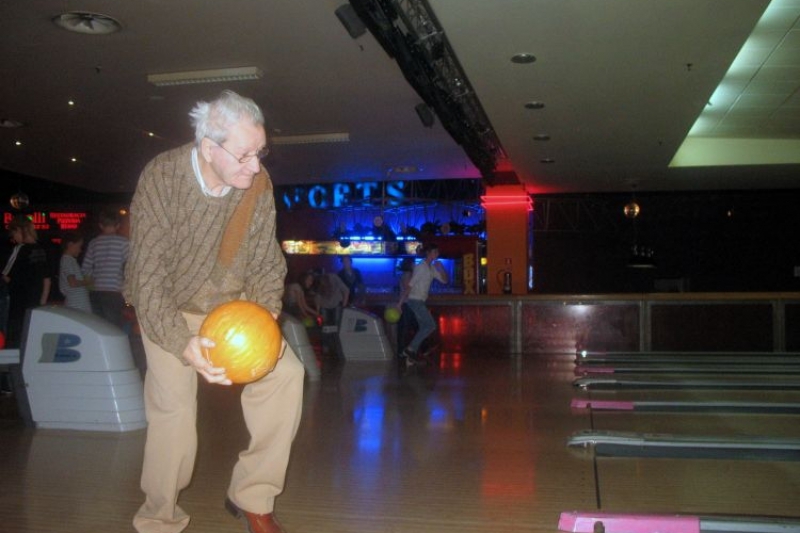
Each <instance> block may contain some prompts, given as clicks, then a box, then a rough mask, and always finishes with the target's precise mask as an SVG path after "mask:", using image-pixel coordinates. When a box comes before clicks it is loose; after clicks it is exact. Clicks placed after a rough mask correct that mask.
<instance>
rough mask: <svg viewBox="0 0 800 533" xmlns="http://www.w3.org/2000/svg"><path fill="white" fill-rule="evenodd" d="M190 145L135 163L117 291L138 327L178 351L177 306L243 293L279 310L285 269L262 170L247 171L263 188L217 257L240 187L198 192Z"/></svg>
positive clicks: (211, 303)
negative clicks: (217, 193) (227, 255)
mask: <svg viewBox="0 0 800 533" xmlns="http://www.w3.org/2000/svg"><path fill="white" fill-rule="evenodd" d="M192 146H193V145H191V144H189V145H185V146H182V147H180V148H177V149H174V150H170V151H168V152H164V153H162V154H160V155H159V156H157V157H156V158H155V159H153V160H152V161H151V162H150V163H148V164H147V166H146V167H145V169H144V170H143V171H142V175H141V177H140V179H139V184H138V186H137V188H136V193H135V194H134V197H133V202H132V203H131V249H130V257H129V259H128V263H127V265H126V272H125V291H124V293H125V297H126V298H127V300H128V301H129V302H131V303H132V304H133V306H134V307H135V308H136V314H137V318H138V320H139V324H140V326H141V328H142V330H143V331H144V333H145V334H146V335H147V336H148V337H149V338H150V339H151V340H152V341H154V342H156V343H157V344H158V345H159V346H161V347H162V348H164V349H165V350H167V351H169V352H170V353H172V354H174V355H175V356H176V357H179V358H180V357H181V356H182V353H183V350H184V348H185V347H186V345H187V344H188V342H189V339H190V337H191V336H192V333H191V332H190V331H189V329H188V327H187V325H186V321H185V319H184V318H183V316H182V314H181V312H182V311H185V312H189V313H197V314H205V313H208V312H209V311H211V310H212V309H213V308H214V307H216V306H217V305H219V304H221V303H224V302H227V301H230V300H235V299H239V298H242V297H244V298H245V299H247V300H250V301H253V302H256V303H259V304H261V305H263V306H264V307H266V308H267V309H269V310H270V311H273V312H276V313H279V312H280V310H281V296H282V295H283V286H284V285H283V283H284V278H285V276H286V262H285V259H284V257H283V253H282V251H281V249H280V245H279V243H278V242H277V241H276V238H275V199H274V196H273V190H272V182H271V181H270V179H269V176H268V175H267V173H266V171H265V170H263V169H262V172H261V173H260V174H259V175H258V176H256V178H255V179H256V180H266V183H265V184H264V183H262V184H260V185H262V186H261V187H256V184H254V186H253V190H257V189H262V190H263V193H261V194H259V195H258V197H257V198H256V199H255V206H254V209H253V213H252V217H251V219H250V223H249V226H247V227H246V228H244V231H242V232H241V233H242V238H241V242H240V244H239V246H238V251H237V252H236V253H235V255H234V256H233V258H232V260H230V261H229V263H230V264H227V265H226V264H224V263H225V261H224V260H223V261H220V257H219V252H220V245H221V244H222V241H223V235H224V234H225V229H226V226H227V224H228V221H229V220H230V218H231V216H232V214H233V213H234V210H235V208H236V206H237V204H238V203H239V202H240V201H241V200H242V198H243V196H244V193H245V191H241V190H237V189H233V190H232V191H231V192H229V193H228V194H227V195H226V196H223V197H220V198H217V197H210V196H205V195H204V194H203V192H202V191H201V189H200V186H199V185H198V183H197V179H196V178H195V176H194V171H193V170H192V162H191V153H192ZM251 194H252V193H251ZM228 235H230V232H229V233H228ZM227 244H228V245H230V244H231V243H230V242H229V243H227ZM234 244H235V243H234ZM234 250H235V246H234Z"/></svg>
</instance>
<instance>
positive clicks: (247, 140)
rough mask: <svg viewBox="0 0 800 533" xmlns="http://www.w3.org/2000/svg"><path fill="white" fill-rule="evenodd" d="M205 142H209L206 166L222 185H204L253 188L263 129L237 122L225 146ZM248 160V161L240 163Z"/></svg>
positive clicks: (264, 139) (262, 143) (263, 139)
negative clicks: (241, 160) (208, 157)
mask: <svg viewBox="0 0 800 533" xmlns="http://www.w3.org/2000/svg"><path fill="white" fill-rule="evenodd" d="M204 142H207V143H208V153H209V154H210V160H209V165H210V166H211V169H212V170H213V171H214V173H215V174H216V177H217V178H218V179H219V181H220V182H221V183H217V184H207V185H209V186H214V185H228V186H230V187H233V188H234V189H249V188H250V187H251V186H252V185H253V178H254V177H255V175H256V174H258V173H259V171H260V170H261V165H260V163H259V160H258V157H257V154H258V153H259V151H260V150H262V149H263V148H264V147H265V146H266V144H267V137H266V134H265V133H264V128H263V127H262V126H260V125H256V124H253V123H251V122H248V121H244V122H240V123H239V124H237V125H236V126H234V127H232V128H231V130H230V131H229V132H228V139H227V140H226V141H225V142H224V143H222V144H217V143H215V142H214V141H212V140H210V139H205V140H204ZM248 157H249V161H247V162H245V163H240V162H239V160H240V159H247V158H248Z"/></svg>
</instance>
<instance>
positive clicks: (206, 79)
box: [147, 67, 262, 87]
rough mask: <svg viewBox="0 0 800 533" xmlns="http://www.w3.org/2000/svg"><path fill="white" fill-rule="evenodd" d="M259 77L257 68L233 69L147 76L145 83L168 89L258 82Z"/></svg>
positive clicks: (259, 72)
mask: <svg viewBox="0 0 800 533" xmlns="http://www.w3.org/2000/svg"><path fill="white" fill-rule="evenodd" d="M261 76H262V72H261V70H260V69H259V68H258V67H235V68H218V69H210V70H190V71H185V72H166V73H164V74H148V75H147V81H148V82H150V83H152V84H153V85H155V86H156V87H168V86H171V85H191V84H195V83H218V82H230V81H249V80H259V79H261Z"/></svg>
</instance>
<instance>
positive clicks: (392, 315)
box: [383, 307, 400, 324]
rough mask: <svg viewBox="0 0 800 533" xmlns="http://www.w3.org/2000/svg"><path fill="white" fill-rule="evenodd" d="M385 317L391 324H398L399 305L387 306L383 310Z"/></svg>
mask: <svg viewBox="0 0 800 533" xmlns="http://www.w3.org/2000/svg"><path fill="white" fill-rule="evenodd" d="M383 319H384V320H385V321H386V322H388V323H389V324H396V323H397V322H398V321H399V320H400V309H398V308H397V307H387V308H386V310H385V311H384V312H383Z"/></svg>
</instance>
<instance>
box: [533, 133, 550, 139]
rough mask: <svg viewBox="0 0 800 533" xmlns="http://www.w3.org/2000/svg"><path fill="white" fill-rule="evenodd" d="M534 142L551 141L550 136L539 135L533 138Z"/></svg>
mask: <svg viewBox="0 0 800 533" xmlns="http://www.w3.org/2000/svg"><path fill="white" fill-rule="evenodd" d="M533 140H534V141H549V140H550V136H549V135H548V134H546V133H537V134H536V135H534V136H533Z"/></svg>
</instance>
